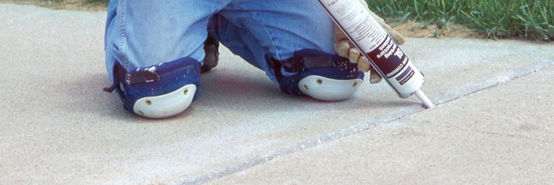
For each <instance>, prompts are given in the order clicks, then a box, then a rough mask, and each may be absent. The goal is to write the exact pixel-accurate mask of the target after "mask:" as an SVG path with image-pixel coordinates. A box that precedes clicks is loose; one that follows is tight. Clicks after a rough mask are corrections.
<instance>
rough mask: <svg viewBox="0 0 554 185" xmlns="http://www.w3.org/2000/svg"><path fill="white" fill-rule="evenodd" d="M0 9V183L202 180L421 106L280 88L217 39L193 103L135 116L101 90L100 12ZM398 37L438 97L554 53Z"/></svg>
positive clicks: (381, 92) (532, 65)
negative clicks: (163, 115) (217, 54)
mask: <svg viewBox="0 0 554 185" xmlns="http://www.w3.org/2000/svg"><path fill="white" fill-rule="evenodd" d="M0 12H2V13H0V22H2V23H3V25H2V27H0V43H2V44H1V45H0V51H2V52H0V62H1V64H2V66H3V67H2V68H0V84H1V85H0V102H2V103H1V104H0V120H1V121H0V156H2V157H1V158H0V173H1V174H4V175H2V176H0V181H1V182H6V183H9V184H105V183H107V184H137V183H187V182H190V183H201V182H206V181H210V180H213V179H215V178H218V177H221V176H225V175H228V174H232V173H235V172H238V171H241V170H244V169H247V168H250V167H252V166H256V165H259V164H263V163H265V162H267V161H268V160H271V159H274V158H276V157H278V156H283V155H289V154H291V153H294V152H296V151H301V150H304V149H305V148H309V147H313V146H315V145H318V144H319V143H325V142H332V141H334V140H336V139H337V138H340V137H344V136H348V135H352V134H354V133H357V132H360V131H363V130H367V129H368V128H370V127H371V126H372V125H375V124H378V123H382V122H389V121H391V120H396V119H399V118H403V117H405V116H408V115H411V114H416V113H419V112H421V111H423V109H422V108H421V106H420V105H419V103H418V102H417V100H416V99H415V98H410V99H399V98H398V97H397V96H396V95H395V94H394V93H393V91H392V90H391V89H390V88H389V87H388V86H387V85H386V84H384V83H382V84H379V85H366V86H364V87H363V88H362V89H361V90H360V91H359V92H357V93H356V94H355V97H354V98H352V99H350V100H348V101H344V102H336V103H322V102H316V101H313V100H310V99H306V98H298V97H292V96H288V95H285V94H282V93H280V92H279V90H278V87H277V86H276V85H275V84H273V83H272V82H271V81H270V80H269V79H268V78H267V77H265V75H264V73H263V72H262V71H259V70H256V69H254V68H253V67H251V66H250V65H249V64H247V63H246V62H244V61H242V59H241V58H239V57H237V56H234V55H233V54H232V53H230V52H229V50H227V49H225V48H222V50H221V60H222V61H221V65H220V66H218V67H217V68H216V69H215V70H214V71H213V72H211V73H208V74H205V75H203V76H202V80H201V84H202V85H201V87H200V89H199V92H200V96H199V99H198V101H196V102H195V103H194V105H193V107H192V108H191V109H190V110H188V111H186V112H185V113H183V114H181V115H179V116H177V117H174V118H171V119H167V120H148V119H141V118H137V117H134V116H132V115H130V114H128V113H127V112H125V111H124V110H123V108H122V105H121V103H120V101H119V98H118V97H117V96H116V95H115V94H112V95H110V94H106V93H104V92H102V90H101V89H102V88H103V87H105V86H108V85H109V81H108V79H107V76H106V74H105V69H104V59H103V58H104V52H103V32H104V29H103V27H104V20H105V12H78V11H64V10H49V9H44V8H39V7H35V6H20V5H11V4H0ZM407 41H408V43H407V44H406V45H405V46H404V47H403V48H404V50H405V51H406V52H407V53H408V54H409V55H410V56H411V58H412V59H413V60H414V63H416V65H417V66H418V67H419V68H420V69H421V70H422V71H424V72H425V74H426V75H427V79H428V82H427V84H426V85H425V86H424V90H425V91H426V93H427V94H428V95H429V96H430V97H431V98H432V99H433V100H434V101H435V102H437V103H446V102H449V101H452V100H454V99H457V98H459V97H462V96H465V95H467V94H471V93H473V92H475V91H479V90H481V89H483V88H487V87H490V86H494V85H496V84H499V83H505V82H508V81H510V80H512V79H514V78H518V77H521V76H525V75H527V74H529V73H533V72H535V71H541V70H544V69H548V68H551V67H552V66H553V63H552V62H553V61H554V46H553V45H552V44H536V43H530V42H524V41H484V40H471V39H469V40H459V39H442V40H436V39H408V40H407Z"/></svg>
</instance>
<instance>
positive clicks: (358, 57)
mask: <svg viewBox="0 0 554 185" xmlns="http://www.w3.org/2000/svg"><path fill="white" fill-rule="evenodd" d="M360 1H361V2H362V4H364V5H365V7H366V8H368V5H367V2H365V0H360ZM368 10H369V8H368ZM369 12H370V13H371V15H373V17H375V19H376V20H377V22H379V24H381V26H383V28H385V30H386V31H387V32H388V33H389V34H390V35H391V36H392V38H393V39H394V40H396V43H398V44H399V45H402V44H404V38H403V36H402V35H401V34H400V33H398V32H397V31H396V30H394V29H392V28H391V27H390V26H389V25H388V24H387V23H386V22H385V20H384V19H383V18H381V17H379V16H378V15H376V14H375V13H373V12H372V11H371V10H369ZM335 51H336V52H337V54H338V55H339V56H341V57H345V58H348V60H350V62H351V63H358V69H359V70H361V71H363V72H369V74H370V77H369V82H370V83H371V84H376V83H379V82H380V81H381V76H380V75H379V74H378V73H377V72H376V71H375V70H374V69H373V67H371V65H370V64H369V60H368V59H367V58H366V57H364V56H363V55H362V54H361V53H360V51H358V49H356V48H355V47H354V45H353V44H352V43H351V42H350V40H348V37H346V35H344V33H343V32H342V31H341V30H340V29H339V28H338V27H337V26H336V25H335Z"/></svg>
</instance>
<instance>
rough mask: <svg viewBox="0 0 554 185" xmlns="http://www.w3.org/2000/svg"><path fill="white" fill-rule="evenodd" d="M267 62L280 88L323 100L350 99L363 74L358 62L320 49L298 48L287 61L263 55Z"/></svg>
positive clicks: (286, 91) (287, 91) (290, 92)
mask: <svg viewBox="0 0 554 185" xmlns="http://www.w3.org/2000/svg"><path fill="white" fill-rule="evenodd" d="M266 61H267V63H268V66H269V67H270V68H272V69H273V71H274V73H275V77H276V78H277V81H278V82H279V86H280V88H281V91H283V92H285V93H288V94H294V95H308V96H310V97H313V98H315V99H318V100H323V101H337V100H344V99H348V98H350V97H351V96H352V95H353V94H354V92H355V91H356V90H357V89H358V87H359V85H360V84H361V83H362V82H363V77H364V74H363V72H361V71H359V70H358V66H357V64H352V63H350V62H349V61H348V59H346V58H343V57H340V56H338V55H335V54H329V53H325V52H322V51H319V50H310V49H307V50H300V51H297V52H295V53H294V56H293V57H291V58H289V59H286V60H277V59H275V58H274V57H271V56H269V55H266Z"/></svg>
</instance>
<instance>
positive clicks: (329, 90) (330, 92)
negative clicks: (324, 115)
mask: <svg viewBox="0 0 554 185" xmlns="http://www.w3.org/2000/svg"><path fill="white" fill-rule="evenodd" d="M362 82H363V80H362V79H351V80H337V79H331V78H326V77H322V76H317V75H310V76H307V77H305V78H303V79H302V80H300V82H299V83H298V88H300V91H302V92H303V93H304V94H306V95H308V96H311V97H312V98H315V99H318V100H323V101H339V100H346V99H348V98H350V97H352V95H353V94H354V92H356V90H357V89H358V87H359V86H360V85H361V84H362Z"/></svg>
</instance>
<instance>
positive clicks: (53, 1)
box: [0, 0, 106, 11]
mask: <svg viewBox="0 0 554 185" xmlns="http://www.w3.org/2000/svg"><path fill="white" fill-rule="evenodd" d="M0 3H14V4H30V5H37V6H41V7H46V8H52V9H64V10H81V11H104V10H106V3H102V2H96V3H88V2H86V1H85V0H50V1H48V0H0Z"/></svg>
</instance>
